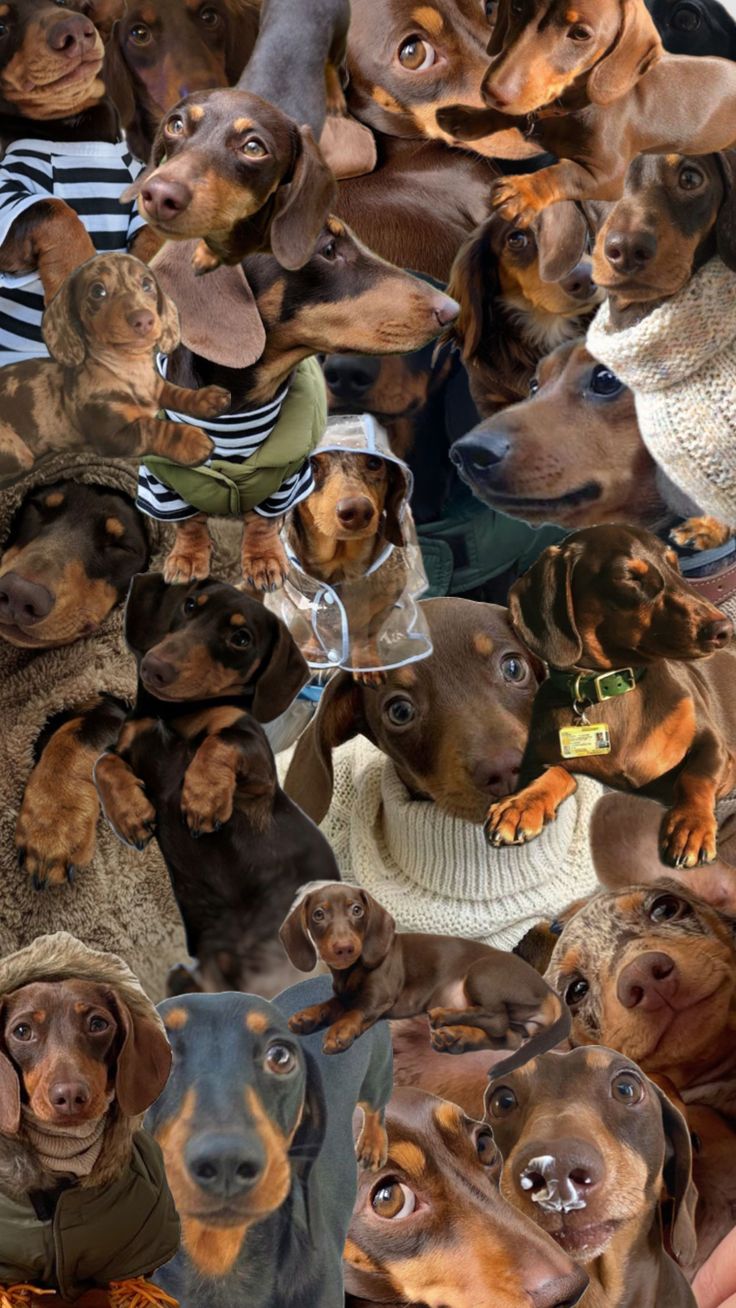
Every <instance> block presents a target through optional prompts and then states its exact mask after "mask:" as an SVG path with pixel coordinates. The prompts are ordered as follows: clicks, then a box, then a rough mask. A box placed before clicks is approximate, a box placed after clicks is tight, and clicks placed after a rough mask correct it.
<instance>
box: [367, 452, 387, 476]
mask: <svg viewBox="0 0 736 1308" xmlns="http://www.w3.org/2000/svg"><path fill="white" fill-rule="evenodd" d="M365 466H366V468H367V469H368V471H369V472H380V471H381V469H382V468H383V459H379V458H378V456H377V455H375V454H368V455H367V456H366V460H365Z"/></svg>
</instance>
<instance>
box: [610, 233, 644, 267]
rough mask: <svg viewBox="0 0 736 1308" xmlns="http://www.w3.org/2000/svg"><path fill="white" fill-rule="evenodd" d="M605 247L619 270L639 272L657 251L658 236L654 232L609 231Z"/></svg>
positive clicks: (611, 260) (613, 264)
mask: <svg viewBox="0 0 736 1308" xmlns="http://www.w3.org/2000/svg"><path fill="white" fill-rule="evenodd" d="M603 249H604V253H605V256H606V258H607V260H608V262H609V263H610V264H611V267H612V268H615V269H616V271H617V272H622V273H637V272H641V269H642V268H644V267H646V265H647V264H648V263H650V262H651V260H652V259H653V258H654V256H655V254H656V253H657V238H656V236H655V235H654V234H653V233H652V232H609V233H608V236H607V237H606V241H605V245H604V247H603Z"/></svg>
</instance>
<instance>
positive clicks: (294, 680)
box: [251, 614, 309, 722]
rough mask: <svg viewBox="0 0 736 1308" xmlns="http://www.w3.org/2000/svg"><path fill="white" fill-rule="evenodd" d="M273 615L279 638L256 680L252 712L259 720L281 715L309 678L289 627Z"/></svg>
mask: <svg viewBox="0 0 736 1308" xmlns="http://www.w3.org/2000/svg"><path fill="white" fill-rule="evenodd" d="M269 616H270V617H271V618H272V620H273V622H274V624H275V626H276V639H275V642H274V645H273V649H272V650H271V657H270V658H269V659H268V661H267V662H265V668H264V671H263V672H262V673H261V674H260V676H259V677H258V681H257V682H256V693H255V696H254V698H253V707H252V709H251V712H252V714H253V717H254V718H255V719H256V721H257V722H273V720H274V718H278V717H280V716H281V714H282V713H285V712H286V710H287V708H288V707H289V705H290V704H291V703H292V702H293V701H294V700H295V699H296V697H297V695H298V694H299V691H300V690H301V688H302V686H305V685H306V684H307V682H308V681H309V668H308V666H307V663H306V661H305V659H304V657H303V655H302V654H301V652H300V650H299V647H298V645H297V643H296V641H295V640H294V637H293V636H292V635H291V632H290V631H289V629H288V627H287V626H286V625H285V623H283V622H282V621H281V619H280V618H277V617H275V615H273V614H271V615H269Z"/></svg>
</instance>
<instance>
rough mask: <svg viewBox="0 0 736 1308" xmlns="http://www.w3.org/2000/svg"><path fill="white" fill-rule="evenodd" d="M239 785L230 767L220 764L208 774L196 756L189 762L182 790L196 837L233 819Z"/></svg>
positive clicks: (183, 807)
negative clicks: (236, 791) (226, 767)
mask: <svg viewBox="0 0 736 1308" xmlns="http://www.w3.org/2000/svg"><path fill="white" fill-rule="evenodd" d="M235 785H236V779H235V774H234V773H233V772H230V771H229V770H228V769H225V768H219V769H218V770H217V772H216V773H213V774H210V775H208V774H207V772H206V771H205V769H204V768H201V767H198V766H197V760H196V759H195V760H194V762H193V763H191V764H190V765H189V767H188V768H187V771H186V773H185V774H184V784H183V786H182V790H181V811H182V817H183V818H184V821H185V822H186V824H187V826H188V827H189V831H190V834H191V835H192V836H194V838H195V839H196V838H197V837H198V836H207V835H212V834H213V832H216V831H219V830H220V828H221V827H223V826H224V824H225V823H226V822H229V821H230V818H231V817H232V815H233V797H234V795H235Z"/></svg>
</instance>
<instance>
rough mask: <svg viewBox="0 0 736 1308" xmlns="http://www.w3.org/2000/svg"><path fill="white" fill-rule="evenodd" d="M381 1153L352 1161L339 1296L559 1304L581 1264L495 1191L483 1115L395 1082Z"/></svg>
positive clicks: (581, 1278) (353, 1300)
mask: <svg viewBox="0 0 736 1308" xmlns="http://www.w3.org/2000/svg"><path fill="white" fill-rule="evenodd" d="M386 1129H387V1132H388V1157H387V1159H386V1162H385V1165H384V1166H383V1167H382V1168H381V1170H380V1173H379V1174H378V1175H376V1174H371V1173H368V1172H364V1173H363V1174H362V1175H361V1177H360V1178H359V1181H358V1196H357V1200H356V1203H355V1208H354V1210H353V1216H352V1220H351V1222H350V1229H349V1231H348V1238H347V1241H346V1244H345V1253H344V1269H345V1288H346V1290H347V1299H346V1304H347V1308H378V1306H379V1305H381V1304H393V1305H396V1308H398V1305H399V1304H404V1305H412V1306H413V1308H417V1305H419V1304H420V1303H421V1304H430V1303H436V1304H440V1303H441V1304H442V1305H443V1308H530V1305H533V1308H565V1306H566V1305H567V1306H569V1305H572V1304H575V1303H577V1302H578V1300H579V1299H580V1295H581V1294H582V1293H583V1290H584V1288H585V1283H586V1277H585V1274H584V1273H583V1272H582V1271H581V1270H580V1269H579V1268H576V1267H575V1265H574V1264H573V1263H572V1262H571V1261H570V1259H569V1258H568V1256H567V1253H566V1251H563V1250H561V1249H559V1248H555V1246H554V1244H553V1243H552V1241H551V1240H550V1239H549V1237H548V1236H546V1235H544V1234H543V1233H542V1232H541V1231H539V1229H538V1228H537V1227H536V1226H534V1225H533V1224H532V1223H531V1222H529V1221H527V1220H526V1218H524V1217H522V1216H521V1215H520V1214H519V1213H518V1212H515V1211H514V1209H513V1208H512V1207H511V1205H510V1204H507V1203H506V1202H505V1200H504V1197H503V1194H501V1193H499V1177H500V1171H501V1158H500V1154H499V1152H498V1149H497V1147H496V1145H495V1144H494V1141H493V1136H492V1135H491V1132H490V1130H489V1129H488V1127H487V1126H484V1125H481V1124H480V1123H479V1122H474V1121H472V1120H471V1119H470V1118H468V1117H466V1116H465V1115H464V1114H463V1113H462V1111H461V1110H460V1109H459V1108H457V1107H456V1106H455V1104H451V1103H448V1102H447V1101H446V1100H442V1099H437V1098H435V1096H434V1095H429V1094H425V1093H424V1091H422V1090H408V1089H398V1090H395V1091H394V1093H393V1095H392V1097H391V1099H390V1101H389V1104H388V1108H387V1110H386Z"/></svg>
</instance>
